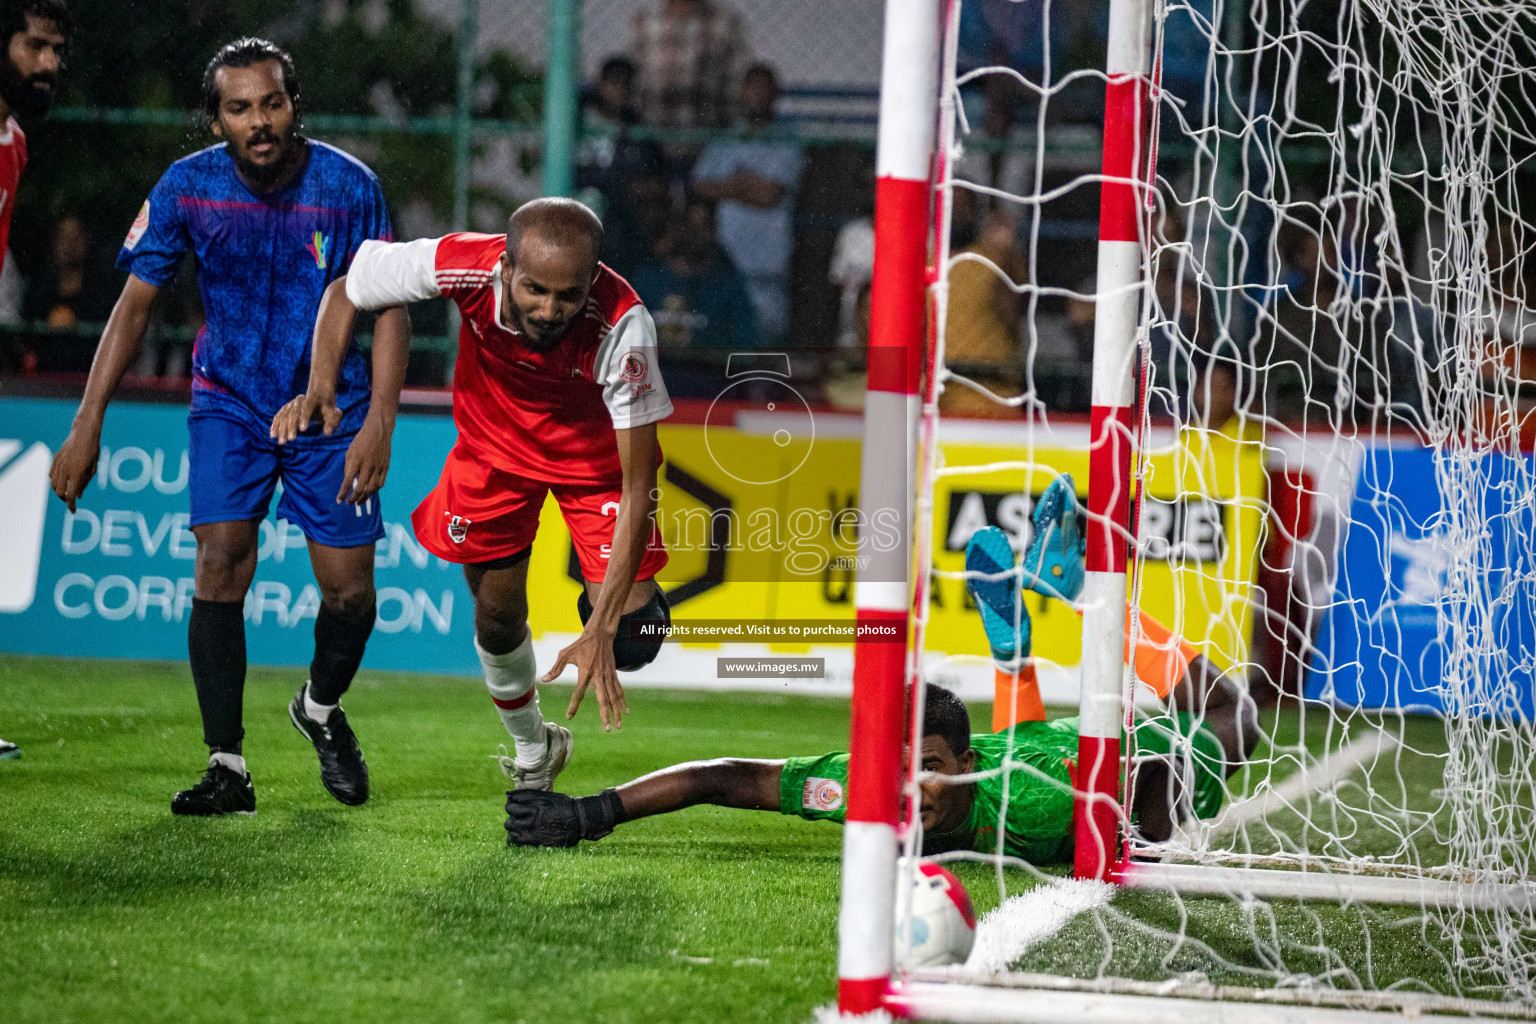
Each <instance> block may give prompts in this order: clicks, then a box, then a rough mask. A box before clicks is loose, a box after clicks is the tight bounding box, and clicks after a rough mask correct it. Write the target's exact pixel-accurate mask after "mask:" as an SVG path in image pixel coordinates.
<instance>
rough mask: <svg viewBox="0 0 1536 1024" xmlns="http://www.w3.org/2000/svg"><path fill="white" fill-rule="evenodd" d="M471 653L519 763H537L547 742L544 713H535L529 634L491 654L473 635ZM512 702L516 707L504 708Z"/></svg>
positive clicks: (535, 671) (536, 695) (534, 677)
mask: <svg viewBox="0 0 1536 1024" xmlns="http://www.w3.org/2000/svg"><path fill="white" fill-rule="evenodd" d="M475 653H476V654H478V655H480V664H481V665H482V666H483V667H484V668H485V688H486V689H487V690H489V691H491V700H493V701H495V702H496V713H497V714H498V715H500V716H501V724H502V725H504V726H506V727H507V732H509V733H511V734H512V744H513V746H514V747H515V748H516V749H517V760H518V763H519V764H524V765H533V764H537V763H538V762H539V761H541V760H542V759H543V757H544V754H545V752H546V751H547V749H548V743H547V742H546V741H545V738H544V716H543V715H541V714H539V691H538V688H537V687H536V686H535V685H534V684H535V683H536V682H537V681H538V665H537V664H536V663H535V661H534V659H533V634H531V633H530V634H529V635H528V636H527V637H525V638H524V639H523V642H522V643H521V644H520V645H518V647H517V649H516V650H513V651H510V652H508V653H506V654H491V653H490V652H489V651H487V650H486V649H485V648H484V647H481V646H480V639H479V638H478V637H476V638H475ZM508 704H516V705H517V706H516V707H507V705H508Z"/></svg>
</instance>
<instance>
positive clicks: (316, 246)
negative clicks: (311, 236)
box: [304, 231, 331, 270]
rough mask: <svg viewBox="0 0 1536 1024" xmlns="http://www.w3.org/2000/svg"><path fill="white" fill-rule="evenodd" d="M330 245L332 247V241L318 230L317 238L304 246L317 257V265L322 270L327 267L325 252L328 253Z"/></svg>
mask: <svg viewBox="0 0 1536 1024" xmlns="http://www.w3.org/2000/svg"><path fill="white" fill-rule="evenodd" d="M330 247H331V243H330V241H329V240H328V239H327V238H326V237H325V236H324V235H323V234H321V233H320V232H318V231H316V232H315V240H314V241H312V242H310V243H309V244H308V245H306V246H305V247H304V248H306V249H308V250H309V254H310V255H311V256H313V257H314V258H315V266H316V267H318V268H319V269H321V270H324V269H325V253H326V250H327V249H329V248H330Z"/></svg>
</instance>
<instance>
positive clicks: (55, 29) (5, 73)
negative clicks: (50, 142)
mask: <svg viewBox="0 0 1536 1024" xmlns="http://www.w3.org/2000/svg"><path fill="white" fill-rule="evenodd" d="M73 29H74V23H73V20H72V19H71V18H70V14H69V8H68V7H66V6H65V5H64V4H63V3H62V2H61V0H4V2H3V3H0V39H3V40H4V42H3V43H0V47H3V49H0V258H3V257H4V256H5V255H7V251H6V246H7V245H8V244H9V243H10V238H11V214H12V213H13V212H14V211H15V209H16V192H17V190H18V189H20V188H21V172H22V171H24V170H26V167H27V136H26V133H25V132H23V131H22V130H21V125H19V124H17V123H16V116H17V115H20V116H21V117H42V116H43V115H44V114H46V113H48V111H49V109H50V108H51V107H52V106H53V101H54V98H55V97H56V96H57V94H58V87H59V69H60V68H62V67H63V64H64V49H65V47H66V46H67V45H68V39H69V35H70V33H71V32H72V31H73Z"/></svg>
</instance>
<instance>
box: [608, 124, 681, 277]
mask: <svg viewBox="0 0 1536 1024" xmlns="http://www.w3.org/2000/svg"><path fill="white" fill-rule="evenodd" d="M610 198H611V200H612V202H611V203H610V205H609V208H608V211H607V213H606V214H605V215H604V217H603V262H604V263H606V264H608V267H609V269H611V270H612V271H613V272H614V273H616V274H618V275H620V276H621V277H624V278H628V277H630V275H631V274H633V273H634V271H635V269H636V268H637V267H639V266H641V265H643V264H645V263H647V262H649V261H651V260H653V259H655V258H656V254H657V253H658V252H659V251H660V246H661V242H662V237H663V236H664V235H665V234H666V231H667V227H668V225H669V224H670V223H671V217H672V184H671V181H670V180H669V179H668V178H667V171H666V165H665V163H664V162H663V161H662V159H661V155H660V154H659V153H652V154H651V155H649V156H648V157H647V158H646V159H645V160H644V161H643V162H642V163H641V164H640V165H638V166H637V167H635V168H633V169H632V170H631V171H629V172H627V173H626V174H624V175H623V178H622V183H621V184H619V185H618V186H616V188H615V191H614V192H613V193H611V195H610Z"/></svg>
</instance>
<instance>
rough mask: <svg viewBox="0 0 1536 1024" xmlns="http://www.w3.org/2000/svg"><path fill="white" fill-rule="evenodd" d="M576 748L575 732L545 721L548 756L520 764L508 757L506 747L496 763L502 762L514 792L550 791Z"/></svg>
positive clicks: (545, 745) (502, 767)
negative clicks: (573, 734) (531, 763)
mask: <svg viewBox="0 0 1536 1024" xmlns="http://www.w3.org/2000/svg"><path fill="white" fill-rule="evenodd" d="M575 747H576V740H575V739H574V738H572V736H571V730H569V729H567V728H566V727H565V726H563V725H555V724H554V723H553V722H545V723H544V756H543V757H542V758H540V759H539V762H538V763H537V764H533V765H527V766H524V765H521V764H518V763H517V761H516V759H515V758H511V757H508V756H507V755H506V753H505V748H503V752H502V753H500V754H497V755H496V760H498V761H499V762H501V773H502V774H503V775H505V776H506V777H507V778H508V779H510V780H511V782H512V788H513V789H542V790H546V791H547V790H549V789H551V788H552V787H553V786H554V784H555V778H556V776H558V775H559V774H560V773H561V772H562V771H564V770H565V765H566V762H568V761H569V760H570V759H571V751H572V750H574V749H575Z"/></svg>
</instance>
